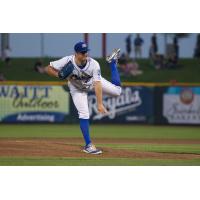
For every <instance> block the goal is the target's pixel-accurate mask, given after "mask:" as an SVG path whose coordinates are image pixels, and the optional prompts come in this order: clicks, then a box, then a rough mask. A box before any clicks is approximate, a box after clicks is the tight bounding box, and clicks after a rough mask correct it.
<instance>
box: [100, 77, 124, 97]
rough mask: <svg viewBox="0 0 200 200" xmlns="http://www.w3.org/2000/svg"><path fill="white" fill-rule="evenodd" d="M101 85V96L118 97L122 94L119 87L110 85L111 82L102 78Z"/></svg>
mask: <svg viewBox="0 0 200 200" xmlns="http://www.w3.org/2000/svg"><path fill="white" fill-rule="evenodd" d="M101 84H102V91H103V94H106V95H109V96H120V94H121V92H122V88H121V87H120V86H117V85H114V84H112V83H111V82H109V81H107V80H106V79H104V78H103V77H102V80H101Z"/></svg>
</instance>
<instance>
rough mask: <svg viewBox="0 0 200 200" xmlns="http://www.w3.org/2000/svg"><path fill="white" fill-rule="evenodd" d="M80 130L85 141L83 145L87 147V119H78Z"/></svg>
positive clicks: (89, 141)
mask: <svg viewBox="0 0 200 200" xmlns="http://www.w3.org/2000/svg"><path fill="white" fill-rule="evenodd" d="M80 128H81V131H82V134H83V137H84V140H85V144H86V145H88V144H90V143H91V140H90V131H89V119H80Z"/></svg>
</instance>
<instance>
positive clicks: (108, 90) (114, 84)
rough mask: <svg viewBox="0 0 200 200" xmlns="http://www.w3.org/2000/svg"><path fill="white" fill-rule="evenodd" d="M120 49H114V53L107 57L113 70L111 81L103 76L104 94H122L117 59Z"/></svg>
mask: <svg viewBox="0 0 200 200" xmlns="http://www.w3.org/2000/svg"><path fill="white" fill-rule="evenodd" d="M119 52H120V49H114V51H113V52H112V54H111V55H110V56H108V57H107V59H106V60H107V61H108V63H109V65H110V70H111V82H109V81H107V80H106V79H104V78H102V90H103V93H104V94H107V95H111V96H119V95H120V94H121V90H122V89H121V87H120V86H121V81H120V76H119V72H118V69H117V60H118V57H119Z"/></svg>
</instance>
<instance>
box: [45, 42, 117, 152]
mask: <svg viewBox="0 0 200 200" xmlns="http://www.w3.org/2000/svg"><path fill="white" fill-rule="evenodd" d="M88 51H89V49H88V46H87V44H86V43H84V42H78V43H77V44H75V46H74V54H73V55H70V56H66V57H63V58H61V59H59V60H56V61H52V62H50V64H49V65H48V66H47V67H45V72H46V73H47V74H48V75H50V76H55V77H57V78H59V79H61V80H68V87H69V89H70V94H71V96H72V99H73V102H74V105H75V107H76V109H77V111H78V116H79V122H80V129H81V132H82V134H83V138H84V140H85V146H84V148H83V151H84V152H85V153H89V154H101V153H102V150H100V149H97V148H96V147H95V145H94V144H92V142H91V139H90V131H89V109H88V99H87V93H88V92H89V91H91V90H93V91H94V92H95V94H96V98H97V108H98V111H99V112H100V113H102V114H106V113H107V112H108V111H107V110H106V108H105V107H104V105H103V99H102V95H103V94H107V95H111V96H119V95H120V94H121V87H120V86H121V82H120V77H119V73H118V70H117V59H118V56H119V52H120V49H115V50H114V51H113V52H112V54H111V55H110V56H108V57H107V59H106V60H107V62H108V63H109V64H110V69H111V82H109V81H107V80H106V79H104V78H103V77H102V76H101V70H100V66H99V63H98V62H97V61H96V60H94V59H92V58H91V57H89V56H88Z"/></svg>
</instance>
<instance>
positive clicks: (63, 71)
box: [58, 61, 74, 80]
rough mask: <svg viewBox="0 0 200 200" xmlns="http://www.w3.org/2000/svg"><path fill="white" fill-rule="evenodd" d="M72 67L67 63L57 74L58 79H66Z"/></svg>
mask: <svg viewBox="0 0 200 200" xmlns="http://www.w3.org/2000/svg"><path fill="white" fill-rule="evenodd" d="M73 70H74V65H73V63H72V62H71V61H69V62H68V63H67V64H66V65H65V66H64V67H63V68H62V69H61V70H60V71H59V72H58V77H59V79H60V80H64V79H67V78H68V77H69V76H70V75H71V74H72V72H73Z"/></svg>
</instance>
